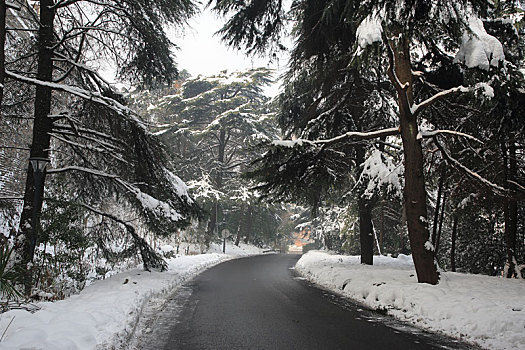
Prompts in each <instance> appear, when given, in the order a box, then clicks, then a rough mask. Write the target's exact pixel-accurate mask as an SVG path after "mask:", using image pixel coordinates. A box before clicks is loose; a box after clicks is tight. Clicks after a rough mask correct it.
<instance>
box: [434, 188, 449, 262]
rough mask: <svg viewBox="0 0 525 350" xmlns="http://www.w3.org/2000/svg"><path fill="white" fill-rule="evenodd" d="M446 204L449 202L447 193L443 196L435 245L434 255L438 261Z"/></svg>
mask: <svg viewBox="0 0 525 350" xmlns="http://www.w3.org/2000/svg"><path fill="white" fill-rule="evenodd" d="M446 202H447V192H445V193H444V194H443V200H442V203H441V214H440V215H439V225H438V231H437V237H436V243H435V244H434V247H435V249H436V250H435V252H434V254H435V255H436V259H437V256H438V252H439V244H440V242H441V232H442V229H443V220H444V219H445V205H446Z"/></svg>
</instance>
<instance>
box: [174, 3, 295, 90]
mask: <svg viewBox="0 0 525 350" xmlns="http://www.w3.org/2000/svg"><path fill="white" fill-rule="evenodd" d="M223 23H224V20H222V19H220V18H219V17H217V16H215V15H214V14H212V13H211V11H210V10H209V9H206V10H204V11H203V12H202V13H201V14H200V15H197V16H195V17H194V18H193V19H191V20H190V21H189V23H188V24H189V25H188V26H186V27H185V28H184V31H183V32H182V33H181V32H180V31H176V30H171V31H169V32H168V33H169V37H170V39H171V40H172V41H173V42H174V43H175V44H176V45H177V46H178V47H179V48H180V50H177V51H176V52H175V56H176V59H175V61H176V62H177V67H178V68H179V69H180V70H182V69H186V70H187V71H188V72H189V73H190V74H191V75H192V76H193V77H197V76H198V75H199V74H202V75H204V76H210V75H214V74H217V73H219V72H220V71H222V70H225V69H226V70H228V71H229V72H232V71H242V70H246V69H251V68H257V67H268V68H273V69H275V70H277V71H278V73H276V76H275V78H277V77H278V75H279V74H280V73H282V72H283V69H284V68H285V65H286V63H287V59H281V60H280V62H279V64H277V63H276V62H275V63H269V60H268V59H267V58H261V57H246V56H245V55H244V54H243V53H242V52H238V51H236V50H234V49H230V48H228V47H227V46H226V45H225V44H223V43H222V42H221V41H220V38H219V36H217V35H214V33H215V32H217V31H218V30H219V29H220V28H221V27H222V25H223ZM277 90H278V84H275V85H274V86H272V87H271V88H268V89H267V91H266V92H267V94H268V95H271V96H274V95H275V94H276V93H277Z"/></svg>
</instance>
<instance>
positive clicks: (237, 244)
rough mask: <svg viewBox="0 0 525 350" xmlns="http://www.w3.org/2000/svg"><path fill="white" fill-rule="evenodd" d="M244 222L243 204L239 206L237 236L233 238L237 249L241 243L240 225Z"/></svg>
mask: <svg viewBox="0 0 525 350" xmlns="http://www.w3.org/2000/svg"><path fill="white" fill-rule="evenodd" d="M245 220H246V213H245V210H244V203H243V204H242V205H241V217H240V218H239V224H238V225H237V234H236V236H235V245H236V246H237V247H238V246H239V243H241V232H242V227H243V226H242V225H243V223H244V221H245Z"/></svg>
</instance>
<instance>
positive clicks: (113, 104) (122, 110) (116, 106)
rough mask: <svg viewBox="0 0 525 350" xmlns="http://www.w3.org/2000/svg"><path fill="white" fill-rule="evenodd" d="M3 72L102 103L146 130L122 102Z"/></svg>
mask: <svg viewBox="0 0 525 350" xmlns="http://www.w3.org/2000/svg"><path fill="white" fill-rule="evenodd" d="M5 73H6V76H7V77H9V78H11V79H14V80H17V81H20V82H23V83H27V84H32V85H39V86H47V87H50V88H52V89H53V90H57V91H62V92H66V93H69V94H72V95H74V96H77V97H80V98H83V99H85V100H88V101H92V102H95V103H98V104H100V105H103V106H105V107H107V108H109V109H111V110H112V111H114V112H116V113H118V114H119V115H123V116H128V117H131V118H132V119H133V121H135V122H136V123H137V125H139V126H140V127H142V128H143V129H144V130H147V129H146V126H145V124H146V123H144V122H143V121H142V120H140V119H139V118H138V116H137V115H136V113H135V112H134V111H132V110H131V109H129V108H128V107H126V106H124V105H123V104H121V103H119V102H117V101H115V100H114V99H112V98H109V97H106V96H103V95H102V94H100V93H99V92H95V91H89V90H84V89H81V88H79V87H76V86H70V85H64V84H58V83H52V82H47V81H42V80H38V79H33V78H28V77H25V76H23V75H19V74H16V73H14V72H11V71H8V70H6V71H5ZM148 133H149V132H148Z"/></svg>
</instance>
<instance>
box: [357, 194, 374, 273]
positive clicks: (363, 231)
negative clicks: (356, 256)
mask: <svg viewBox="0 0 525 350" xmlns="http://www.w3.org/2000/svg"><path fill="white" fill-rule="evenodd" d="M358 205H359V241H360V243H361V264H366V265H373V264H374V231H373V230H374V226H373V223H372V207H371V205H370V203H369V201H367V200H365V199H360V200H359V203H358Z"/></svg>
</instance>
